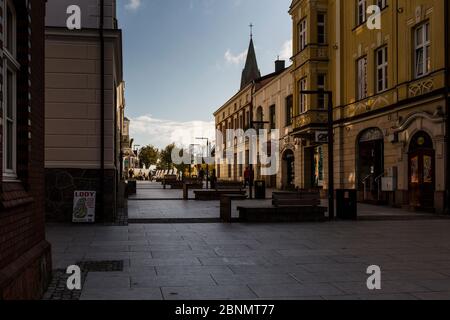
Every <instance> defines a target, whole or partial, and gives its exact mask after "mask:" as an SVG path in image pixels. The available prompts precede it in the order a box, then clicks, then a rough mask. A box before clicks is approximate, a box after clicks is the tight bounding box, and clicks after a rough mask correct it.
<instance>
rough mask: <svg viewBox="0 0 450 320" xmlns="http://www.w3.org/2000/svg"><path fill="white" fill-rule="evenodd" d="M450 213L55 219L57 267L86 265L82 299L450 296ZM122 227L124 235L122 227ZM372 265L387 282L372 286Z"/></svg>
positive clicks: (51, 227) (52, 238)
mask: <svg viewBox="0 0 450 320" xmlns="http://www.w3.org/2000/svg"><path fill="white" fill-rule="evenodd" d="M449 229H450V221H449V220H439V221H436V220H424V221H414V220H411V221H375V222H373V221H372V222H365V221H364V222H361V221H360V222H330V223H323V224H239V223H238V224H231V225H229V224H226V225H224V224H219V223H205V224H195V223H189V224H132V225H129V226H122V227H114V228H111V227H106V226H71V225H57V224H51V225H49V227H48V229H47V235H48V237H47V238H48V239H49V241H50V242H51V244H52V245H54V246H55V247H57V248H58V249H57V250H56V251H55V252H54V253H53V259H54V260H53V265H54V268H58V269H65V268H67V266H69V265H73V264H74V263H77V262H79V261H80V259H82V260H90V261H104V260H111V259H112V260H120V261H122V262H123V271H122V272H109V273H88V276H87V278H86V282H85V284H84V288H83V291H82V295H81V298H82V299H87V300H91V299H98V300H100V299H106V300H115V299H132V300H141V299H142V300H145V299H262V300H263V299H280V300H285V299H297V300H300V299H355V300H356V299H362V300H372V299H376V300H378V299H380V300H381V299H398V300H409V299H423V300H429V299H445V300H448V299H450V297H449V295H450V294H449V288H450V245H449V243H450V233H449V232H448V230H449ZM115 233H117V234H118V235H119V236H114V234H115ZM369 265H378V266H380V268H381V271H382V274H381V284H382V290H380V291H369V290H368V288H367V285H366V281H367V278H368V275H367V274H366V270H367V267H368V266H369Z"/></svg>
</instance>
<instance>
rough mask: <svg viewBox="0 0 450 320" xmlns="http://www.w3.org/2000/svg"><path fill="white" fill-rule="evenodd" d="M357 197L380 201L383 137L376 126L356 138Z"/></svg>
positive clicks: (369, 200) (382, 170)
mask: <svg viewBox="0 0 450 320" xmlns="http://www.w3.org/2000/svg"><path fill="white" fill-rule="evenodd" d="M357 156H358V159H357V164H358V170H357V173H358V190H359V199H362V200H363V201H367V202H379V201H382V194H381V178H382V177H383V175H384V137H383V133H382V132H381V130H380V129H378V128H371V129H367V130H365V131H363V132H362V133H361V135H360V137H359V139H358V153H357Z"/></svg>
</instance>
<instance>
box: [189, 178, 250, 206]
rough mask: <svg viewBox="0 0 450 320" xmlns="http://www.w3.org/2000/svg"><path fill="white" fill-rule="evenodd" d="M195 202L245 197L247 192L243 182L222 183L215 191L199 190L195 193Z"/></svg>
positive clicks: (217, 184) (219, 183)
mask: <svg viewBox="0 0 450 320" xmlns="http://www.w3.org/2000/svg"><path fill="white" fill-rule="evenodd" d="M194 194H195V200H199V201H212V200H220V198H221V196H222V195H225V194H229V195H241V196H245V195H246V194H247V191H246V190H245V188H244V186H243V184H242V183H241V182H236V181H220V182H217V183H216V188H215V189H213V190H197V191H194Z"/></svg>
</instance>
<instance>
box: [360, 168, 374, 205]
mask: <svg viewBox="0 0 450 320" xmlns="http://www.w3.org/2000/svg"><path fill="white" fill-rule="evenodd" d="M370 178H372V174H369V175H368V176H367V177H365V178H364V179H362V184H363V186H364V201H366V200H367V180H369V179H370Z"/></svg>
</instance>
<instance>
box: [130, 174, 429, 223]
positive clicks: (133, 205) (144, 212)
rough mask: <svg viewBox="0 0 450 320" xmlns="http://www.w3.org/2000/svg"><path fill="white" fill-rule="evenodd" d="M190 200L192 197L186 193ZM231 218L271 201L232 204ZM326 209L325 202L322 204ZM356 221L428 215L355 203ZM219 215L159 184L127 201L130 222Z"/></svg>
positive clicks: (212, 206)
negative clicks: (240, 211)
mask: <svg viewBox="0 0 450 320" xmlns="http://www.w3.org/2000/svg"><path fill="white" fill-rule="evenodd" d="M267 193H268V194H267V197H268V198H271V194H272V190H270V189H269V190H268V192H267ZM189 197H190V199H193V198H194V194H193V191H192V190H191V191H190V195H189ZM232 205H233V210H232V217H234V218H236V217H238V216H239V213H238V211H237V207H238V206H252V207H266V206H270V205H271V200H264V201H261V200H245V201H234V202H233V204H232ZM322 206H325V207H327V206H328V202H327V201H326V200H323V201H322ZM358 215H359V217H360V219H363V220H364V219H371V220H373V219H423V218H425V219H427V218H432V217H433V215H432V214H421V213H412V212H408V211H405V210H402V209H396V208H391V207H380V206H374V205H368V204H358ZM219 216H220V203H219V201H194V200H189V201H183V199H182V190H171V189H163V187H162V186H161V184H160V183H154V182H138V188H137V194H136V195H135V196H132V197H130V201H128V217H129V219H131V221H136V220H139V221H146V222H151V221H165V220H170V219H176V220H183V219H188V220H197V219H198V220H202V219H205V221H212V220H214V219H216V220H218V219H219Z"/></svg>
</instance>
